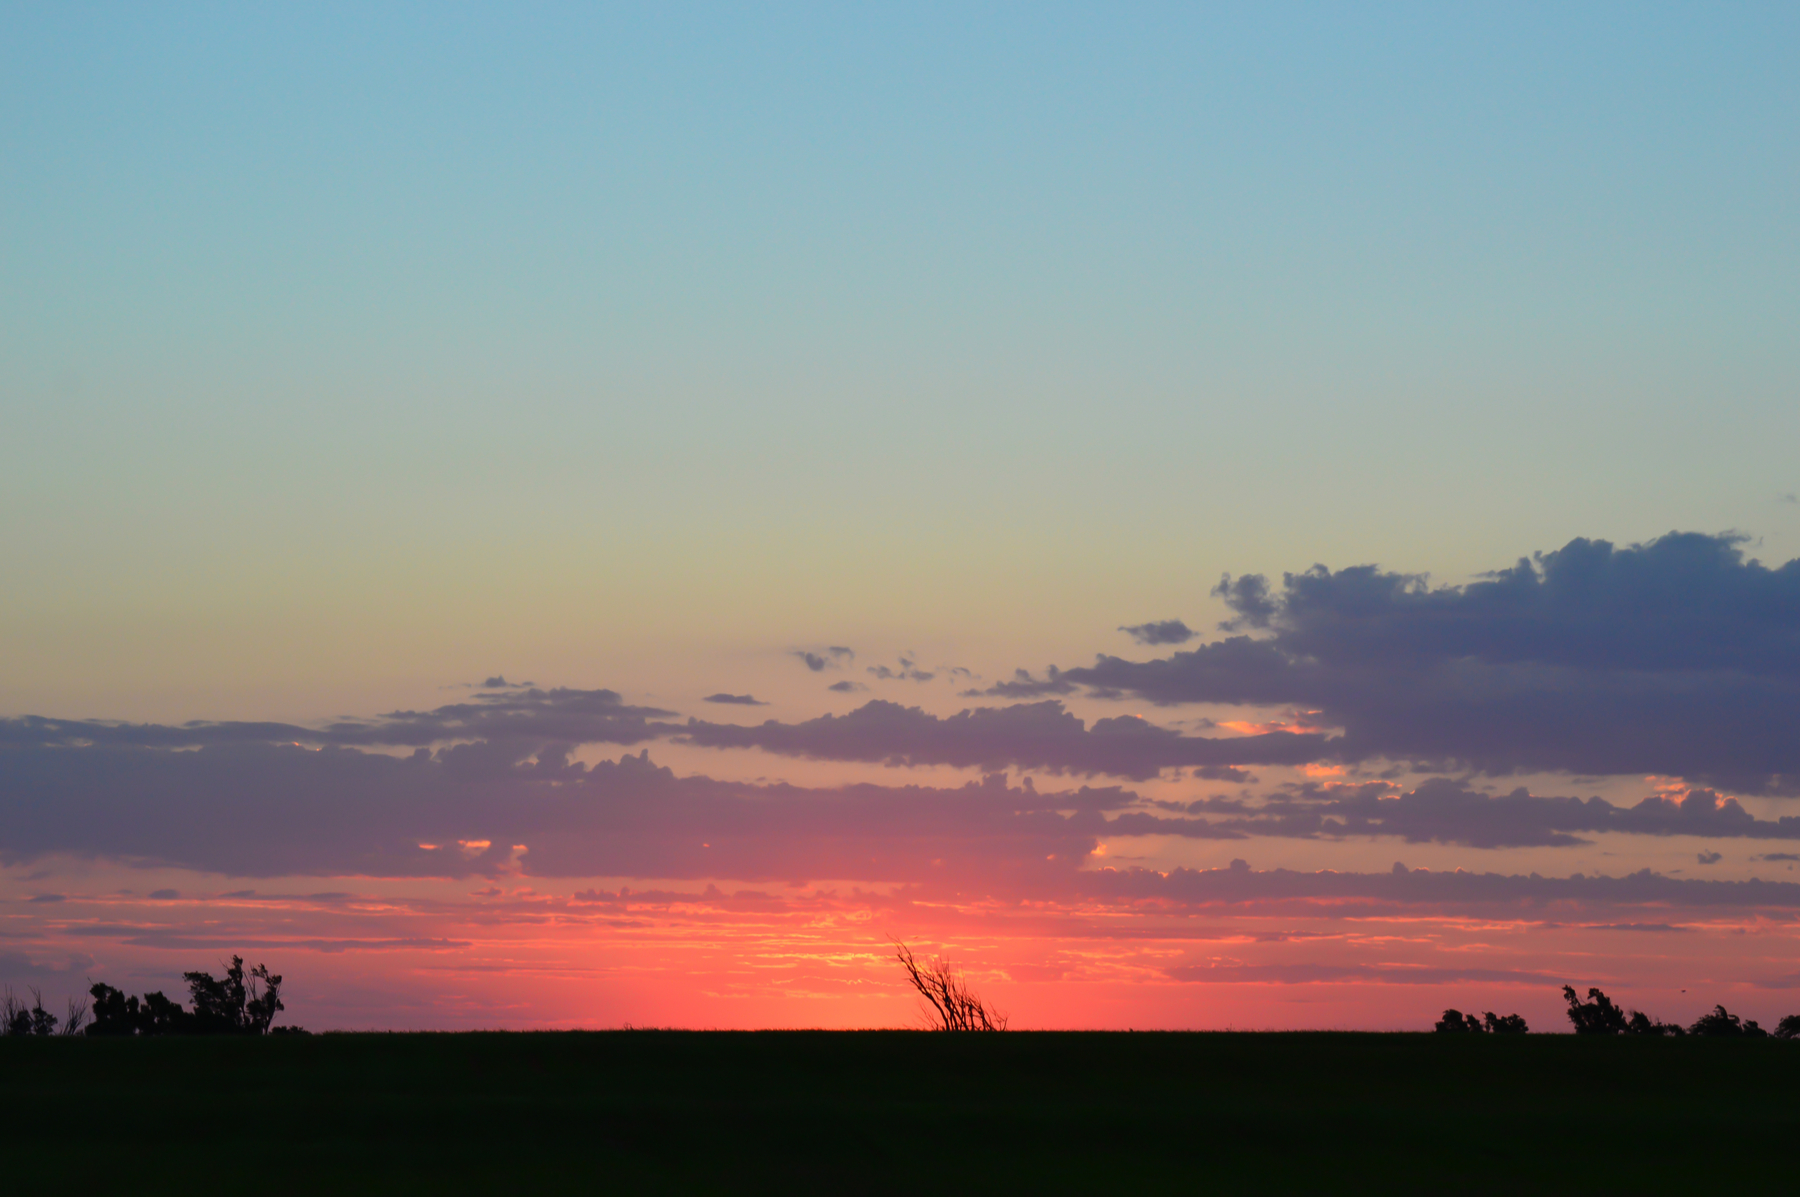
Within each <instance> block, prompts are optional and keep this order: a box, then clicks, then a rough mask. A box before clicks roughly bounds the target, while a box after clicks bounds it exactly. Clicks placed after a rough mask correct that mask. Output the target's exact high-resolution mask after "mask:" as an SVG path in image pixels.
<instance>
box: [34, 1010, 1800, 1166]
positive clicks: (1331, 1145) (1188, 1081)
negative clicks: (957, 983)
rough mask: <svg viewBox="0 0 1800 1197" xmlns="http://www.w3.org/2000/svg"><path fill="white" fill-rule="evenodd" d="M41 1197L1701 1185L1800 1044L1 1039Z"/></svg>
mask: <svg viewBox="0 0 1800 1197" xmlns="http://www.w3.org/2000/svg"><path fill="white" fill-rule="evenodd" d="M0 1101H3V1102H4V1105H3V1107H0V1108H3V1109H4V1110H5V1116H4V1117H3V1118H0V1158H3V1159H4V1161H5V1163H4V1173H5V1175H6V1177H7V1179H8V1181H9V1189H10V1191H12V1192H15V1193H21V1194H26V1193H31V1194H37V1193H46V1192H49V1193H59V1192H75V1191H84V1192H102V1191H108V1190H120V1191H124V1190H129V1191H132V1192H168V1191H175V1190H182V1191H188V1192H196V1191H200V1190H202V1189H204V1188H211V1187H213V1186H215V1185H223V1186H229V1187H230V1188H231V1189H232V1190H234V1191H243V1192H247V1193H251V1194H263V1193H290V1192H343V1191H381V1192H388V1193H393V1192H439V1193H443V1192H499V1193H507V1192H519V1191H527V1190H530V1189H532V1188H538V1187H542V1188H545V1189H547V1190H550V1191H556V1192H565V1191H582V1192H625V1193H638V1192H671V1193H686V1192H771V1193H773V1192H781V1193H791V1194H800V1193H806V1192H834V1193H835V1192H843V1193H855V1192H911V1193H920V1194H931V1195H933V1197H935V1195H938V1194H951V1193H962V1192H984V1191H998V1192H1087V1193H1094V1192H1102V1193H1104V1192H1128V1191H1145V1192H1196V1191H1199V1192H1205V1191H1223V1192H1243V1191H1251V1190H1255V1191H1263V1192H1270V1191H1275V1192H1283V1191H1303V1190H1315V1191H1316V1190H1328V1191H1340V1192H1360V1191H1371V1192H1376V1191H1378V1192H1395V1191H1401V1192H1421V1191H1434V1192H1520V1191H1526V1190H1535V1189H1548V1188H1551V1187H1552V1186H1554V1187H1556V1188H1559V1189H1564V1190H1572V1191H1584V1192H1588V1193H1592V1192H1639V1193H1641V1192H1698V1191H1702V1190H1715V1189H1718V1188H1720V1187H1723V1186H1728V1185H1732V1184H1754V1185H1756V1186H1757V1187H1758V1188H1769V1187H1773V1186H1776V1185H1782V1186H1784V1187H1785V1185H1786V1184H1789V1183H1794V1181H1793V1179H1792V1178H1793V1177H1794V1175H1795V1171H1796V1165H1797V1161H1796V1159H1795V1154H1796V1153H1795V1148H1796V1145H1797V1144H1800V1042H1796V1043H1779V1042H1772V1041H1767V1040H1763V1041H1751V1042H1743V1041H1727V1040H1697V1039H1681V1040H1664V1039H1646V1040H1623V1039H1603V1040H1595V1039H1581V1040H1577V1039H1576V1038H1575V1037H1573V1036H1567V1035H1529V1036H1519V1037H1512V1036H1495V1037H1488V1036H1457V1037H1454V1038H1453V1037H1449V1036H1434V1035H1429V1034H1424V1035H1375V1034H1342V1033H1330V1034H1325V1033H1321V1034H1278V1033H1261V1034H1241V1033H1240V1034H1233V1033H1143V1032H1139V1033H1061V1032H1043V1033H1038V1032H1010V1033H1007V1034H1003V1035H943V1034H928V1033H923V1032H905V1031H875V1032H827V1031H821V1032H792V1031H771V1032H752V1033H745V1032H689V1031H610V1032H566V1033H541V1034H540V1033H530V1034H508V1033H485V1034H389V1035H383V1034H355V1035H349V1034H345V1035H318V1036H312V1037H292V1038H271V1039H144V1040H88V1039H78V1040H57V1039H48V1040H29V1039H28V1040H18V1039H10V1040H0Z"/></svg>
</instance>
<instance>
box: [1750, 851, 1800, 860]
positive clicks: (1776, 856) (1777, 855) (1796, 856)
mask: <svg viewBox="0 0 1800 1197" xmlns="http://www.w3.org/2000/svg"><path fill="white" fill-rule="evenodd" d="M1756 859H1758V860H1800V852H1765V853H1763V854H1762V855H1761V856H1759V857H1757V858H1756Z"/></svg>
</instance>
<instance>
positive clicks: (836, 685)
mask: <svg viewBox="0 0 1800 1197" xmlns="http://www.w3.org/2000/svg"><path fill="white" fill-rule="evenodd" d="M825 688H826V689H827V690H835V691H837V692H838V693H839V694H853V693H855V692H856V691H858V690H867V689H868V687H867V686H865V685H863V684H862V683H861V682H851V681H843V682H833V683H831V685H829V686H827V687H825Z"/></svg>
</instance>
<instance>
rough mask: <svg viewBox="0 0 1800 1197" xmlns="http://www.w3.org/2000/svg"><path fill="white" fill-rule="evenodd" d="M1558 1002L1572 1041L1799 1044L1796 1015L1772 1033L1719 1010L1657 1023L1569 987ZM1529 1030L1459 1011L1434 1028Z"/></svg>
mask: <svg viewBox="0 0 1800 1197" xmlns="http://www.w3.org/2000/svg"><path fill="white" fill-rule="evenodd" d="M1563 1000H1564V1001H1566V1002H1568V1003H1569V1008H1568V1011H1567V1013H1568V1016H1569V1022H1570V1023H1571V1024H1573V1026H1574V1027H1575V1033H1576V1034H1577V1035H1652V1036H1659V1035H1669V1036H1675V1035H1704V1036H1709V1037H1713V1038H1739V1039H1800V1014H1790V1015H1788V1016H1787V1017H1786V1018H1783V1019H1782V1020H1781V1021H1780V1022H1779V1023H1777V1024H1776V1026H1775V1029H1774V1030H1773V1031H1766V1030H1764V1029H1763V1028H1762V1027H1760V1026H1758V1025H1757V1023H1756V1020H1755V1019H1753V1018H1742V1019H1741V1018H1739V1017H1738V1016H1737V1015H1735V1014H1733V1013H1731V1012H1730V1011H1728V1010H1726V1009H1725V1007H1723V1006H1714V1007H1713V1008H1712V1010H1711V1011H1709V1012H1708V1013H1706V1014H1702V1015H1701V1016H1700V1017H1699V1018H1698V1019H1696V1020H1695V1021H1694V1023H1693V1025H1692V1026H1686V1027H1684V1026H1682V1025H1681V1024H1680V1023H1678V1022H1661V1021H1659V1020H1657V1019H1654V1018H1651V1017H1650V1016H1649V1015H1648V1014H1645V1013H1644V1012H1643V1011H1642V1010H1632V1011H1630V1012H1627V1011H1625V1010H1622V1009H1620V1008H1619V1007H1618V1006H1617V1005H1616V1004H1614V1002H1613V1000H1612V999H1611V998H1609V997H1607V996H1606V995H1605V994H1604V993H1602V992H1600V991H1599V990H1598V989H1589V990H1588V991H1587V1000H1586V1001H1583V1000H1582V999H1581V997H1580V996H1579V995H1578V994H1577V993H1576V992H1575V987H1574V986H1573V985H1564V986H1563ZM1528 1029H1529V1028H1527V1027H1526V1025H1525V1020H1524V1019H1523V1018H1521V1017H1520V1016H1519V1015H1517V1014H1508V1015H1506V1016H1505V1017H1504V1018H1500V1017H1496V1016H1495V1014H1494V1012H1493V1011H1492V1010H1490V1011H1488V1012H1487V1014H1486V1015H1485V1016H1484V1017H1482V1018H1477V1017H1476V1016H1475V1015H1473V1014H1464V1013H1463V1012H1462V1011H1460V1010H1446V1011H1444V1017H1442V1018H1440V1019H1439V1020H1438V1022H1437V1026H1436V1030H1437V1031H1438V1033H1440V1034H1449V1035H1467V1034H1520V1035H1522V1034H1524V1033H1525V1032H1526V1031H1527V1030H1528Z"/></svg>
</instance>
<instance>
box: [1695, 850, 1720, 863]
mask: <svg viewBox="0 0 1800 1197" xmlns="http://www.w3.org/2000/svg"><path fill="white" fill-rule="evenodd" d="M1698 859H1699V861H1700V863H1701V864H1703V865H1713V864H1718V863H1719V862H1720V861H1721V860H1724V859H1725V857H1724V854H1723V853H1719V852H1702V853H1700V854H1699V857H1698Z"/></svg>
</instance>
